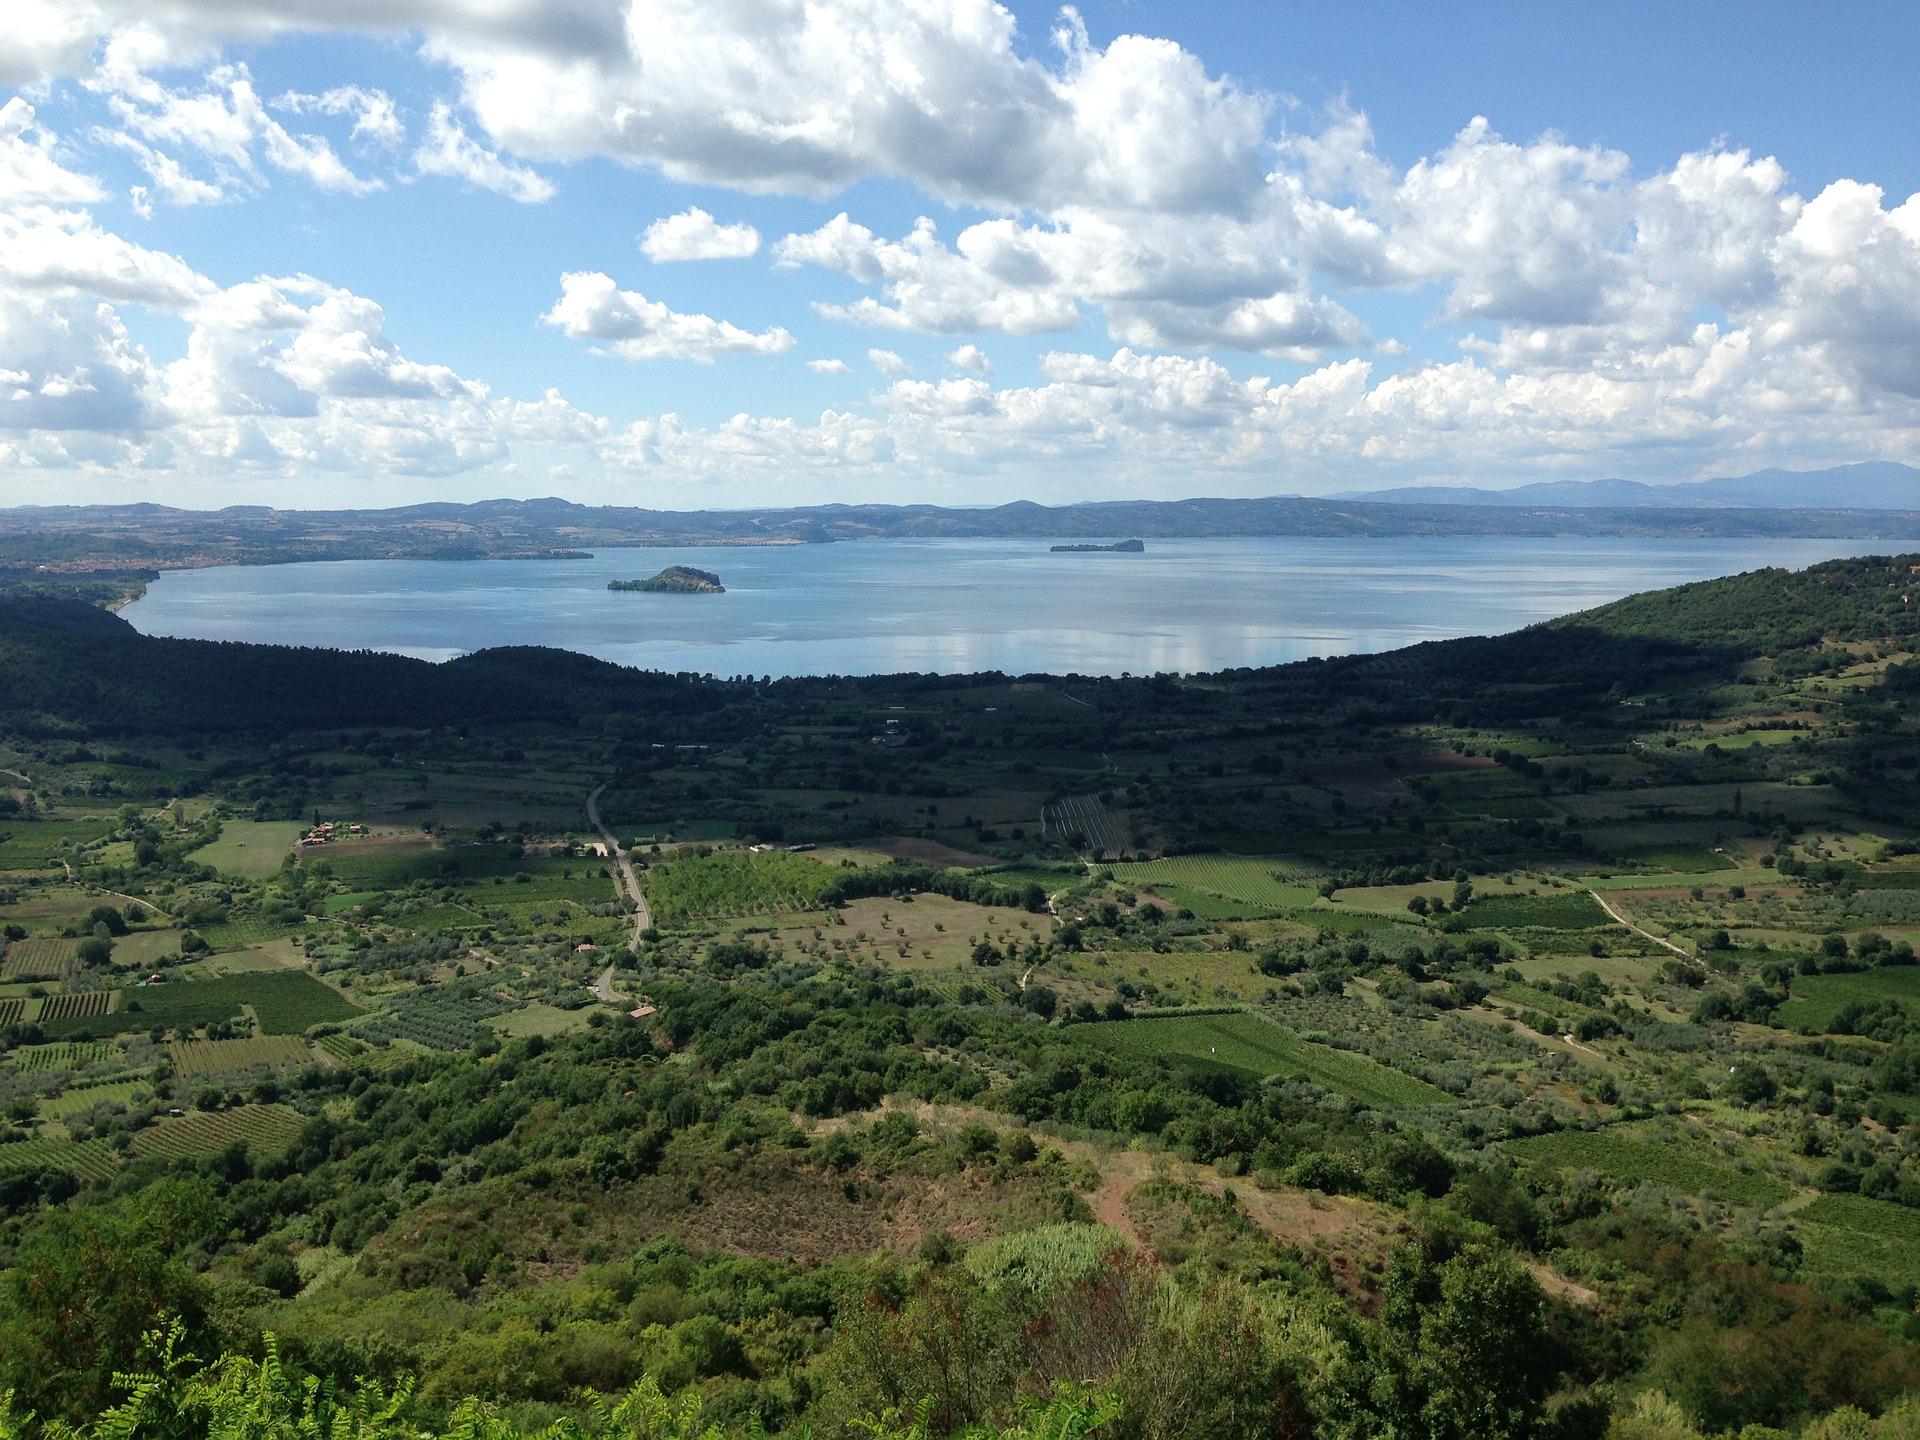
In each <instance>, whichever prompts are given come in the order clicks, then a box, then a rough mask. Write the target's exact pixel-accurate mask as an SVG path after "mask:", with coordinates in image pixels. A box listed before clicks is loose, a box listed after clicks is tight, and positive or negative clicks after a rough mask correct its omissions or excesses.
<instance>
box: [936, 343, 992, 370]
mask: <svg viewBox="0 0 1920 1440" xmlns="http://www.w3.org/2000/svg"><path fill="white" fill-rule="evenodd" d="M947 363H948V364H949V365H951V366H953V368H954V369H956V370H964V371H966V372H967V373H968V374H969V375H979V376H982V377H985V376H988V375H991V374H993V362H992V361H991V360H989V359H988V358H987V352H986V351H984V350H982V349H981V348H980V347H979V346H978V345H960V346H957V347H955V348H954V349H952V350H949V351H948V352H947Z"/></svg>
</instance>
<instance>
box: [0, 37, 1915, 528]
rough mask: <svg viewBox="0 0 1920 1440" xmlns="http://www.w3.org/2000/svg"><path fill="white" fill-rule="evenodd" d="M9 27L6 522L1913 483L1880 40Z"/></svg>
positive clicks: (1894, 66) (4, 180)
mask: <svg viewBox="0 0 1920 1440" xmlns="http://www.w3.org/2000/svg"><path fill="white" fill-rule="evenodd" d="M21 3H23V4H24V5H25V17H26V18H25V21H24V23H23V24H21V25H19V26H18V27H16V33H14V34H12V35H9V36H4V37H0V105H4V107H5V108H4V110H0V227H4V228H3V229H0V502H5V501H16V502H21V503H53V502H60V501H66V500H72V499H84V500H130V499H140V500H159V501H164V502H169V503H181V504H193V505H217V504H229V503H271V504H281V505H322V504H336V503H355V504H372V503H400V502H405V501H411V500H420V499H442V498H445V499H472V498H480V497H484V496H490V495H499V494H548V493H556V494H564V495H569V496H572V497H574V498H579V499H592V500H604V501H610V502H614V503H628V504H644V505H658V506H676V507H677V506H698V505H748V504H776V503H779V504H784V503H811V502H816V501H822V500H835V499H847V500H856V499H858V500H897V501H902V502H911V501H921V500H928V501H936V502H940V503H949V504H968V503H990V502H996V501H1001V500H1006V499H1010V498H1016V497H1021V496H1029V497H1032V498H1038V499H1044V500H1055V501H1058V500H1073V499H1082V498H1096V497H1101V496H1108V495H1157V496H1177V495H1185V494H1196V493H1208V494H1271V493H1324V492H1329V491H1338V490H1351V489H1359V488H1369V487H1373V486H1386V485H1397V484H1406V483H1432V482H1442V483H1448V482H1462V481H1466V482H1472V483H1483V484H1495V485H1500V484H1510V483H1521V482H1524V481H1527V480H1533V479H1542V478H1564V477H1593V476H1600V475H1614V474H1624V475H1631V476H1634V477H1635V478H1641V479H1649V480H1684V479H1693V478H1699V477H1701V476H1703V475H1708V474H1717V473H1737V472H1740V471H1743V470H1748V469H1754V468H1759V467H1760V466H1762V465H1769V464H1788V465H1809V466H1810V465H1819V464H1827V463H1834V462H1838V461H1847V460H1855V459H1866V458H1893V459H1903V460H1907V461H1909V462H1912V461H1915V460H1917V459H1920V418H1917V414H1916V412H1917V411H1920V200H1916V199H1913V198H1911V197H1913V196H1914V195H1915V192H1916V191H1917V190H1920V150H1916V148H1915V147H1914V146H1913V144H1912V143H1911V138H1912V133H1913V118H1914V113H1915V107H1914V104H1913V100H1912V95H1911V92H1912V79H1911V74H1910V71H1911V65H1912V56H1913V55H1914V54H1916V53H1920V9H1916V8H1915V7H1910V6H1903V5H1891V4H1889V5H1862V6H1849V7H1809V6H1798V7H1789V6H1783V5H1744V6H1739V7H1720V6H1707V5H1695V6H1670V5H1640V6H1608V7H1571V6H1537V5H1477V6H1457V7H1440V6H1432V7H1428V6H1411V5H1392V6H1387V5H1376V6H1337V7H1336V6H1330V5H1329V6H1312V7H1309V6H1273V5H1213V6H1193V5H1182V6H1170V5H1166V6H1163V5H1151V4H1117V3H1102V0H1091V3H1086V4H1083V5H1081V6H1079V7H1078V9H1076V10H1072V11H1063V10H1062V9H1060V8H1059V7H1055V6H1041V5H1025V4H1022V5H1017V6H1014V7H1012V10H1011V12H1007V11H1003V10H1000V9H999V8H998V7H995V6H992V5H990V4H982V3H977V0H953V3H952V4H950V5H946V6H940V5H928V6H923V7H918V8H914V7H907V6H902V5H897V4H892V3H886V0H821V3H817V4H815V5H813V6H811V7H804V8H803V7H801V6H799V5H798V4H797V3H795V4H790V3H787V0H704V3H695V0H564V3H560V4H547V5H537V4H534V3H532V0H488V3H481V0H391V3H380V4H372V3H367V4H353V3H349V4H332V3H322V0H283V3H275V4H267V3H265V0H257V3H256V0H220V3H218V4H200V3H196V0H156V3H146V4H135V3H133V0H21ZM343 15H345V16H348V17H350V18H351V17H365V23H352V24H343V23H342V21H341V17H342V16H343ZM672 217H681V218H680V219H679V220H678V221H676V222H675V223H674V225H672V226H669V227H668V228H669V230H670V231H671V232H672V233H673V234H675V235H677V236H679V237H680V238H679V243H678V244H677V246H668V245H665V244H656V245H654V246H652V247H651V248H652V250H653V253H652V254H651V255H650V254H648V253H645V252H644V251H643V246H642V243H641V237H642V236H643V234H644V233H646V232H647V231H648V227H649V226H652V225H655V224H656V223H657V222H662V221H667V220H669V219H671V218H672ZM841 217H844V218H841ZM923 221H924V222H926V224H927V225H929V226H930V228H929V229H923V230H922V231H921V232H920V233H918V235H917V236H916V226H917V225H921V224H922V223H923ZM742 227H751V230H750V231H747V230H745V229H743V228H742ZM874 352H880V353H878V354H877V355H876V354H875V353H874Z"/></svg>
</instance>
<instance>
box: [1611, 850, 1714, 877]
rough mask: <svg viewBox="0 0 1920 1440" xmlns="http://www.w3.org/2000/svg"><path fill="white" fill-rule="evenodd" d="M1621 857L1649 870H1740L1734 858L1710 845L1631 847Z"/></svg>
mask: <svg viewBox="0 0 1920 1440" xmlns="http://www.w3.org/2000/svg"><path fill="white" fill-rule="evenodd" d="M1619 855H1620V858H1621V859H1622V860H1626V861H1630V862H1631V863H1633V864H1635V865H1644V866H1646V868H1647V869H1649V870H1671V871H1678V872H1689V871H1691V872H1695V873H1705V872H1709V871H1713V870H1732V869H1734V868H1736V862H1735V861H1734V860H1733V859H1732V857H1730V856H1727V855H1722V854H1721V853H1720V852H1719V851H1717V850H1714V849H1713V848H1712V847H1710V846H1707V845H1629V846H1627V847H1626V848H1625V849H1623V850H1621V851H1620V852H1619Z"/></svg>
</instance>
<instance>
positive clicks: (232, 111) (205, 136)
mask: <svg viewBox="0 0 1920 1440" xmlns="http://www.w3.org/2000/svg"><path fill="white" fill-rule="evenodd" d="M146 38H147V37H146V36H144V35H143V34H141V33H139V32H123V33H122V34H120V35H117V36H116V37H115V39H114V41H113V42H112V43H111V44H110V45H109V46H108V47H107V51H106V56H105V58H104V59H103V61H102V63H101V65H100V67H99V69H98V70H97V71H96V72H95V73H94V75H93V77H92V78H91V79H90V81H89V84H90V85H91V86H92V87H93V88H95V89H96V90H98V91H100V92H101V93H102V94H103V95H104V96H105V97H106V100H107V105H108V108H109V109H110V110H111V112H112V113H113V115H114V117H115V119H116V120H117V121H118V122H119V126H120V128H121V130H122V131H123V132H125V133H126V134H127V136H128V137H129V139H132V138H135V137H137V138H138V140H140V141H144V142H145V143H146V144H147V145H148V146H150V147H152V148H153V149H155V150H158V151H165V150H166V149H167V147H172V148H173V149H180V148H186V149H190V150H195V151H198V152H200V154H201V155H202V156H204V157H205V158H206V159H207V160H208V161H209V162H210V163H211V164H212V165H213V166H214V167H215V171H216V174H217V176H218V177H219V179H220V184H221V188H223V189H227V188H232V187H233V186H235V185H241V186H247V187H253V186H257V185H259V184H260V183H261V170H260V165H259V161H260V160H261V159H264V160H265V161H266V163H267V164H268V165H270V166H271V167H272V168H274V169H276V170H281V171H284V172H286V173H288V174H293V175H300V176H304V177H305V178H306V179H307V180H309V181H310V182H311V183H313V184H314V185H316V186H318V187H319V188H321V189H323V190H334V191H340V192H342V193H345V194H349V195H365V194H368V193H370V192H372V191H375V190H379V189H381V188H382V182H381V181H379V180H378V179H374V178H371V177H365V176H361V175H358V174H355V173H354V172H353V171H352V170H351V169H349V168H348V167H347V165H346V164H345V163H344V162H343V161H342V160H341V159H340V157H339V156H338V155H337V154H336V153H335V152H334V149H333V147H332V145H330V144H329V143H328V142H327V140H326V138H325V137H324V136H320V135H296V134H294V133H293V132H291V131H289V130H288V129H287V128H286V127H285V126H283V125H282V124H280V122H279V121H277V120H275V119H274V118H273V117H272V116H271V115H269V114H268V113H267V108H266V106H265V105H264V104H263V103H262V102H261V99H260V96H259V93H258V92H257V91H256V90H255V89H254V87H253V77H252V74H251V73H250V72H249V71H248V69H247V67H246V66H245V65H239V64H223V65H218V66H215V67H214V68H213V69H212V70H210V71H209V72H208V73H207V75H206V80H205V83H204V85H202V86H201V87H200V88H198V89H187V88H173V87H170V86H167V85H163V84H162V83H160V82H159V81H157V80H155V79H153V78H151V77H150V75H148V74H147V73H146V70H145V68H144V67H146V66H148V65H149V64H151V63H152V61H153V60H154V58H155V56H154V54H153V52H152V47H151V46H150V45H148V44H146V43H144V42H145V40H146ZM149 170H150V173H151V170H152V167H151V166H150V167H149ZM156 178H157V177H156Z"/></svg>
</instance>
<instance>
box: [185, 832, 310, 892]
mask: <svg viewBox="0 0 1920 1440" xmlns="http://www.w3.org/2000/svg"><path fill="white" fill-rule="evenodd" d="M306 832H307V827H306V826H305V825H303V824H301V823H300V822H299V821H298V820H222V821H221V822H220V838H219V839H217V840H215V841H213V842H212V843H211V844H208V845H202V846H201V847H200V848H199V849H198V850H195V851H194V852H193V853H192V854H191V855H189V856H188V857H187V858H188V859H190V860H192V861H194V862H195V863H197V864H200V865H211V866H212V867H213V868H214V869H215V870H218V871H220V872H221V873H222V874H226V875H238V876H240V877H242V878H243V879H247V880H265V879H267V878H269V877H270V876H273V875H276V874H278V873H279V871H280V866H281V863H282V862H283V861H284V860H285V859H286V858H287V856H289V855H291V854H292V853H293V844H294V841H296V840H298V839H299V838H300V837H301V836H302V835H304V834H306Z"/></svg>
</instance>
